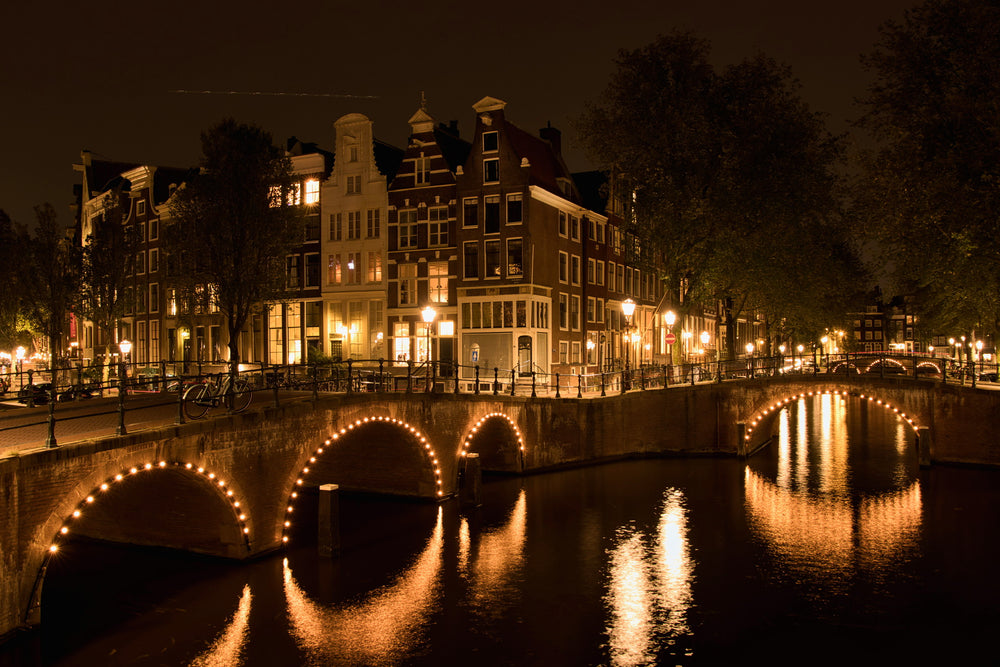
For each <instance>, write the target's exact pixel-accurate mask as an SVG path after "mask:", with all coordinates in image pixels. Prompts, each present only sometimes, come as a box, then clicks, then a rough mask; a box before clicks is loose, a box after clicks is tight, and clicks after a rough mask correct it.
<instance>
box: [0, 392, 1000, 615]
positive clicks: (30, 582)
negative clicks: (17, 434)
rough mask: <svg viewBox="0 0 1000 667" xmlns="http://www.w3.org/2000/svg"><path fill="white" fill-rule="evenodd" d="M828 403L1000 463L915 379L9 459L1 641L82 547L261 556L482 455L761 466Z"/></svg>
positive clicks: (388, 402)
mask: <svg viewBox="0 0 1000 667" xmlns="http://www.w3.org/2000/svg"><path fill="white" fill-rule="evenodd" d="M817 393H837V394H841V395H846V396H848V397H852V398H854V399H856V400H857V401H858V402H860V403H859V405H863V406H864V408H863V409H885V410H891V411H893V412H894V413H897V414H898V415H899V417H900V418H901V419H905V420H906V422H907V423H908V424H909V425H910V426H912V427H913V429H914V433H916V434H918V435H919V438H917V439H915V441H916V442H918V448H919V455H920V460H921V463H922V464H924V465H926V464H930V463H932V462H955V463H978V464H988V465H996V464H998V463H1000V447H998V445H997V439H996V433H997V432H998V431H997V428H996V424H997V415H998V414H1000V392H997V391H991V390H986V389H982V388H980V389H976V390H973V389H971V388H968V387H962V386H956V385H950V384H942V383H940V382H928V381H920V380H915V379H912V378H909V377H897V378H885V379H883V378H875V377H870V376H850V375H846V374H845V375H815V376H814V375H797V376H795V375H793V376H779V377H769V378H758V379H751V380H742V381H737V382H726V383H718V384H709V383H703V384H698V385H695V386H683V387H671V388H669V389H665V390H664V389H657V390H651V391H644V392H640V391H635V392H631V393H628V394H625V395H616V396H608V397H606V398H560V399H556V398H528V397H523V396H493V395H469V394H436V393H413V394H409V393H406V394H402V393H400V394H375V393H372V394H327V395H320V397H319V398H318V399H317V400H315V401H314V400H309V399H306V398H302V399H299V400H296V401H289V402H286V403H285V404H284V405H281V406H280V407H269V408H265V409H262V410H259V411H257V412H249V413H243V414H238V415H231V416H222V417H219V418H216V419H212V420H206V421H197V422H190V423H187V424H183V425H176V426H169V427H163V428H157V429H150V430H146V431H142V432H136V433H133V434H130V435H126V436H117V437H109V438H104V439H100V440H92V441H85V442H82V443H76V444H73V445H71V446H67V447H59V448H54V449H37V450H28V451H22V452H19V453H15V454H13V455H10V456H8V457H6V458H3V459H0V480H2V485H3V486H2V488H3V495H2V497H0V504H2V506H3V514H2V516H3V523H2V525H0V563H2V565H3V570H2V574H0V634H4V633H7V632H9V631H11V630H13V629H15V628H18V627H22V626H27V625H33V624H37V623H39V622H40V618H41V615H40V600H41V589H42V583H43V580H44V576H45V570H46V566H47V564H48V563H49V561H50V559H53V558H59V557H60V556H62V555H63V554H62V553H60V546H61V545H62V544H63V542H64V540H65V539H67V538H68V536H69V535H71V534H78V535H83V536H87V537H92V538H97V539H103V540H110V541H118V542H126V543H131V544H142V545H154V546H163V547H169V548H175V549H183V550H189V551H193V552H199V553H207V554H213V555H219V556H225V557H230V558H234V559H241V558H247V557H252V556H255V555H259V554H262V553H265V552H268V551H272V550H275V549H280V548H281V547H282V544H283V543H284V542H285V541H287V540H288V539H289V535H290V529H292V528H293V527H294V524H295V521H296V505H297V504H298V503H299V501H300V495H302V494H305V493H309V492H310V491H314V490H315V489H316V487H317V486H318V485H320V484H324V483H337V484H339V485H340V487H341V488H343V489H345V490H361V491H369V492H378V493H388V494H396V495H402V496H411V497H415V498H422V499H427V500H429V501H438V500H442V499H445V498H449V497H451V496H453V495H455V494H456V493H457V491H458V489H459V484H460V473H461V471H462V469H463V462H464V460H465V456H466V454H468V453H476V454H478V455H479V458H480V462H481V466H482V469H483V470H484V471H487V472H496V473H507V474H521V473H526V472H533V471H541V470H546V469H552V468H557V467H561V466H567V465H577V464H583V463H589V462H596V461H602V460H613V459H617V458H623V457H631V456H692V455H730V456H737V455H738V456H747V455H749V454H751V453H753V452H754V451H755V450H756V449H758V448H759V447H761V446H763V445H764V444H766V442H767V441H768V440H769V439H770V437H771V436H772V435H773V433H774V432H775V430H776V420H775V419H774V417H775V415H776V414H778V413H779V412H780V410H781V408H782V407H783V406H785V405H787V404H788V403H789V402H792V401H795V400H797V399H799V398H800V397H804V396H810V395H814V394H817ZM852 405H853V404H852ZM313 529H314V527H313Z"/></svg>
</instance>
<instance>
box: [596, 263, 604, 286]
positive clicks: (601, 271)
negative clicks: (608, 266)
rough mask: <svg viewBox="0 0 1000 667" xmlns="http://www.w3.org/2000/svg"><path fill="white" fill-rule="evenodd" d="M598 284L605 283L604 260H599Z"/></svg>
mask: <svg viewBox="0 0 1000 667" xmlns="http://www.w3.org/2000/svg"><path fill="white" fill-rule="evenodd" d="M597 284H598V285H603V284H604V260H602V259H599V260H597Z"/></svg>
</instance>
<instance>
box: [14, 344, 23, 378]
mask: <svg viewBox="0 0 1000 667" xmlns="http://www.w3.org/2000/svg"><path fill="white" fill-rule="evenodd" d="M14 356H15V357H17V376H18V377H19V378H20V382H21V387H24V348H23V347H21V346H18V348H17V350H16V351H15V352H14Z"/></svg>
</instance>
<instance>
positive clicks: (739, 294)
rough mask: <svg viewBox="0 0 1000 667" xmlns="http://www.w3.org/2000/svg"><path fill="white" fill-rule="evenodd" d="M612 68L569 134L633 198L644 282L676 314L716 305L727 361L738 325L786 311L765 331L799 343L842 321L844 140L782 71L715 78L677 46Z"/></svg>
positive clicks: (691, 52)
mask: <svg viewBox="0 0 1000 667" xmlns="http://www.w3.org/2000/svg"><path fill="white" fill-rule="evenodd" d="M617 62H618V71H617V72H616V74H615V75H614V76H613V78H612V80H611V82H610V83H609V85H608V88H607V90H606V91H605V93H604V95H603V97H602V98H601V99H600V101H599V102H598V103H596V104H591V105H589V106H588V108H587V110H586V112H585V114H584V115H583V116H582V118H581V119H580V121H579V122H578V127H579V129H580V133H581V136H582V139H583V142H584V145H585V147H586V148H587V149H588V152H589V153H590V155H591V156H592V157H593V158H594V159H595V160H596V161H597V162H598V163H599V164H600V165H601V166H602V167H603V168H605V169H608V170H611V171H612V172H614V173H620V174H622V177H623V179H624V180H625V182H626V186H625V187H626V189H627V190H629V191H630V192H632V193H634V197H630V198H628V199H629V203H630V204H631V207H632V210H631V211H629V212H628V215H629V216H630V221H631V224H632V225H633V227H634V228H635V230H636V231H637V233H638V234H639V235H640V236H641V237H642V238H643V240H644V243H645V244H646V246H647V247H648V249H649V250H650V253H649V257H650V259H651V263H650V266H648V267H647V268H650V269H655V270H658V271H660V272H661V274H660V275H661V278H662V279H663V280H664V281H665V283H666V285H667V288H668V290H669V291H670V292H672V293H673V294H677V295H678V300H679V302H680V308H681V310H682V312H684V311H685V310H686V309H687V308H690V307H694V306H698V305H699V304H701V303H704V302H706V301H717V302H718V303H721V304H722V305H723V310H722V320H723V323H724V324H727V325H728V326H726V331H727V333H728V337H727V340H726V347H727V352H728V355H729V356H731V357H732V356H736V354H737V351H736V339H735V333H736V327H735V326H734V324H735V321H736V319H737V318H738V317H739V316H740V315H741V314H742V313H743V312H749V311H750V310H756V311H760V310H764V311H769V312H774V311H775V309H774V308H773V306H774V305H775V304H779V303H780V304H786V305H790V304H794V305H795V307H794V308H789V309H788V310H785V311H783V312H781V313H777V312H775V313H774V314H773V315H772V317H775V318H776V321H777V322H782V321H783V322H784V325H783V326H786V327H792V328H794V329H796V330H805V329H810V328H812V327H815V323H816V322H818V321H822V320H823V319H824V318H828V317H830V315H831V314H832V313H837V312H843V310H842V309H843V308H844V301H845V300H844V299H843V298H842V297H843V296H844V294H846V293H848V292H849V290H847V289H846V285H848V284H850V283H849V281H850V280H855V279H858V277H859V276H858V273H857V271H858V269H859V267H860V263H858V262H857V261H855V260H854V257H855V255H856V253H855V252H854V249H853V247H852V245H851V244H850V243H849V242H848V241H847V239H846V238H845V236H844V233H843V227H842V226H841V225H840V224H838V222H839V210H840V200H839V197H838V185H839V181H838V177H837V169H838V167H839V165H840V161H841V158H842V154H843V148H842V140H841V139H839V138H837V137H833V136H832V135H830V134H829V132H827V130H826V128H825V124H824V121H823V119H822V118H821V117H820V116H819V115H818V114H816V113H813V112H811V111H810V110H809V108H808V107H807V105H806V104H805V103H804V102H803V101H802V100H801V99H800V97H799V95H798V84H797V83H796V82H795V81H794V79H792V76H791V72H790V71H789V69H788V68H787V67H785V66H783V65H780V64H779V63H777V62H775V61H774V60H772V59H770V58H767V57H766V56H763V55H759V56H756V57H754V58H749V59H746V60H744V61H743V62H740V63H738V64H736V65H732V66H730V67H727V68H725V69H724V70H722V71H721V72H717V71H716V70H715V68H713V67H712V65H711V64H710V63H709V45H708V43H707V42H706V41H704V40H701V39H698V38H696V37H694V36H693V35H691V34H690V33H684V32H677V33H673V34H671V35H668V36H665V37H660V38H659V39H657V40H656V41H655V42H653V43H652V44H650V45H649V46H646V47H644V48H641V49H637V50H636V51H631V52H628V51H623V52H621V53H620V54H619V58H618V61H617ZM821 271H822V272H823V274H824V279H823V280H818V279H817V278H816V276H817V273H818V272H821ZM790 320H791V323H789V321H790Z"/></svg>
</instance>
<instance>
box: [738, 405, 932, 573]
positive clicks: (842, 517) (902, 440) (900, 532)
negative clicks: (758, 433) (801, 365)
mask: <svg viewBox="0 0 1000 667" xmlns="http://www.w3.org/2000/svg"><path fill="white" fill-rule="evenodd" d="M853 407H854V406H852V408H853ZM817 413H818V414H817ZM849 416H850V417H852V419H853V420H854V422H855V423H860V425H861V426H862V428H863V429H864V428H865V427H866V425H867V421H868V420H869V418H870V419H871V420H872V421H875V420H876V419H880V418H882V417H881V416H880V415H878V414H877V413H876V414H874V415H869V414H868V413H866V412H864V411H863V409H862V410H861V411H859V412H852V413H851V415H848V414H846V412H845V400H844V398H843V397H839V396H830V395H824V396H822V397H821V398H820V400H815V399H814V400H813V401H807V400H800V401H799V402H798V403H797V404H796V405H795V406H794V407H793V408H791V409H786V410H785V411H784V412H783V413H781V415H780V416H779V420H780V421H779V423H780V429H779V436H778V441H777V447H776V452H777V453H776V457H777V460H776V461H774V462H773V464H774V470H775V475H774V479H773V480H771V479H768V478H767V476H765V475H764V474H762V473H760V472H757V471H756V470H754V469H752V468H751V467H750V466H747V467H746V468H745V472H744V496H745V505H746V511H747V516H748V520H749V524H750V528H751V530H752V531H753V532H755V533H756V534H757V535H758V536H759V537H761V538H763V540H764V542H765V543H766V545H767V547H768V549H769V550H770V551H771V552H772V553H773V554H774V555H776V556H777V557H778V559H779V560H780V561H781V563H782V564H783V565H784V566H785V567H786V568H789V569H790V570H791V571H793V573H797V574H799V575H801V574H802V573H803V572H804V571H813V572H822V573H824V577H825V583H827V584H830V585H832V586H833V587H834V588H835V589H839V588H842V587H843V585H844V584H845V583H846V582H847V581H848V579H849V578H850V577H851V576H852V575H853V574H854V573H855V572H856V571H857V570H858V569H859V568H861V569H864V570H866V571H870V572H876V571H877V570H878V569H879V568H881V567H884V566H886V565H887V564H889V563H890V562H891V561H893V560H894V559H898V558H900V557H902V556H905V554H906V553H907V552H908V551H910V550H913V549H915V545H916V541H917V538H918V537H919V533H920V528H921V522H922V511H923V509H922V502H921V493H920V483H919V481H918V480H916V479H915V475H914V474H913V471H912V467H911V466H912V461H911V460H910V459H911V458H912V457H913V451H912V441H911V439H910V438H911V436H910V433H909V432H908V429H907V427H906V425H905V424H903V423H902V421H901V420H898V419H897V421H898V422H899V423H897V424H895V425H894V426H893V427H891V428H890V429H888V430H887V433H888V438H891V441H890V442H881V441H877V440H874V439H871V433H866V439H865V440H864V441H863V442H862V443H861V446H862V447H863V452H861V453H857V452H853V453H852V452H851V444H852V443H851V439H850V437H849V435H848V426H849V425H851V422H849V420H848V417H849ZM817 417H818V418H817ZM885 418H886V419H892V418H893V417H885ZM865 430H867V429H865ZM793 438H794V439H793ZM851 456H859V457H864V458H872V457H885V458H888V459H889V461H887V463H888V466H889V470H888V471H887V472H888V474H887V479H888V481H889V483H890V485H891V486H895V487H897V488H895V489H888V490H885V491H874V490H870V489H859V488H855V486H857V484H856V480H853V479H852V476H851V471H852V469H853V466H852V465H851V461H850V460H849V458H850V457H851ZM755 465H756V464H755Z"/></svg>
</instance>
